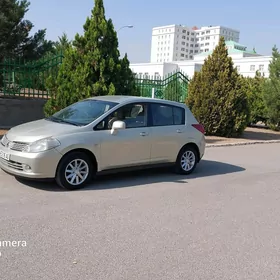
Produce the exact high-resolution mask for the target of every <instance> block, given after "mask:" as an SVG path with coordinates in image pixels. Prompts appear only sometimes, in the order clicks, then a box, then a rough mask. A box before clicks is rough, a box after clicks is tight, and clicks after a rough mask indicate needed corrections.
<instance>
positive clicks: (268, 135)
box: [206, 127, 280, 147]
mask: <svg viewBox="0 0 280 280" xmlns="http://www.w3.org/2000/svg"><path fill="white" fill-rule="evenodd" d="M274 142H276V143H277V142H280V132H278V131H272V130H269V129H263V128H253V127H247V128H246V130H245V131H244V133H243V135H242V136H241V137H239V138H224V137H216V136H206V143H207V146H208V147H210V146H221V145H245V144H258V143H274Z"/></svg>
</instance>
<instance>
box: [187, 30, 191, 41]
mask: <svg viewBox="0 0 280 280" xmlns="http://www.w3.org/2000/svg"><path fill="white" fill-rule="evenodd" d="M187 35H190V32H189V31H188V32H187ZM188 40H189V39H188Z"/></svg>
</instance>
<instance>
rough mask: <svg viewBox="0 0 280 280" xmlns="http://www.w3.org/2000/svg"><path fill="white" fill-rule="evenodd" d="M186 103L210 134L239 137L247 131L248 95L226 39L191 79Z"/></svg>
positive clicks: (221, 40)
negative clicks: (227, 47) (228, 50)
mask: <svg viewBox="0 0 280 280" xmlns="http://www.w3.org/2000/svg"><path fill="white" fill-rule="evenodd" d="M186 103H187V104H188V105H189V107H190V109H191V110H192V112H193V113H194V115H195V116H196V118H197V119H198V121H199V122H200V123H202V124H203V125H204V127H205V130H206V133H207V134H208V135H216V136H224V137H231V136H238V135H240V134H241V133H242V132H243V131H244V129H245V128H246V125H247V124H248V121H249V117H250V116H249V107H248V101H247V95H246V93H245V92H244V88H242V80H241V78H240V76H239V74H238V73H237V70H236V68H234V66H233V62H232V59H231V58H230V57H229V56H228V52H227V49H226V44H225V40H224V38H223V37H222V38H221V39H220V42H219V44H218V46H217V47H216V48H215V50H214V51H213V53H212V55H210V56H209V57H208V58H207V59H206V60H205V63H204V65H203V66H202V69H201V71H200V72H196V73H195V75H194V77H193V79H192V80H191V82H190V84H189V88H188V98H187V100H186Z"/></svg>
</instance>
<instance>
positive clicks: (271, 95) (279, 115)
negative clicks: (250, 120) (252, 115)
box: [263, 46, 280, 130]
mask: <svg viewBox="0 0 280 280" xmlns="http://www.w3.org/2000/svg"><path fill="white" fill-rule="evenodd" d="M263 88H264V101H265V105H266V107H267V117H268V125H269V126H270V127H271V128H272V129H275V130H279V126H280V53H279V51H278V48H277V47H276V46H274V47H273V49H272V60H271V62H270V64H269V79H268V80H267V81H266V82H265V83H264V87H263Z"/></svg>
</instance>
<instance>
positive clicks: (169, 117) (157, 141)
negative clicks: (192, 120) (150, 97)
mask: <svg viewBox="0 0 280 280" xmlns="http://www.w3.org/2000/svg"><path fill="white" fill-rule="evenodd" d="M150 106H151V113H152V120H151V122H152V124H151V163H152V164H156V163H167V162H174V161H175V160H176V158H177V155H178V152H179V150H180V149H181V147H182V145H183V143H187V139H186V126H185V110H184V109H183V108H182V107H176V106H171V105H166V104H163V103H153V104H151V105H150Z"/></svg>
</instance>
